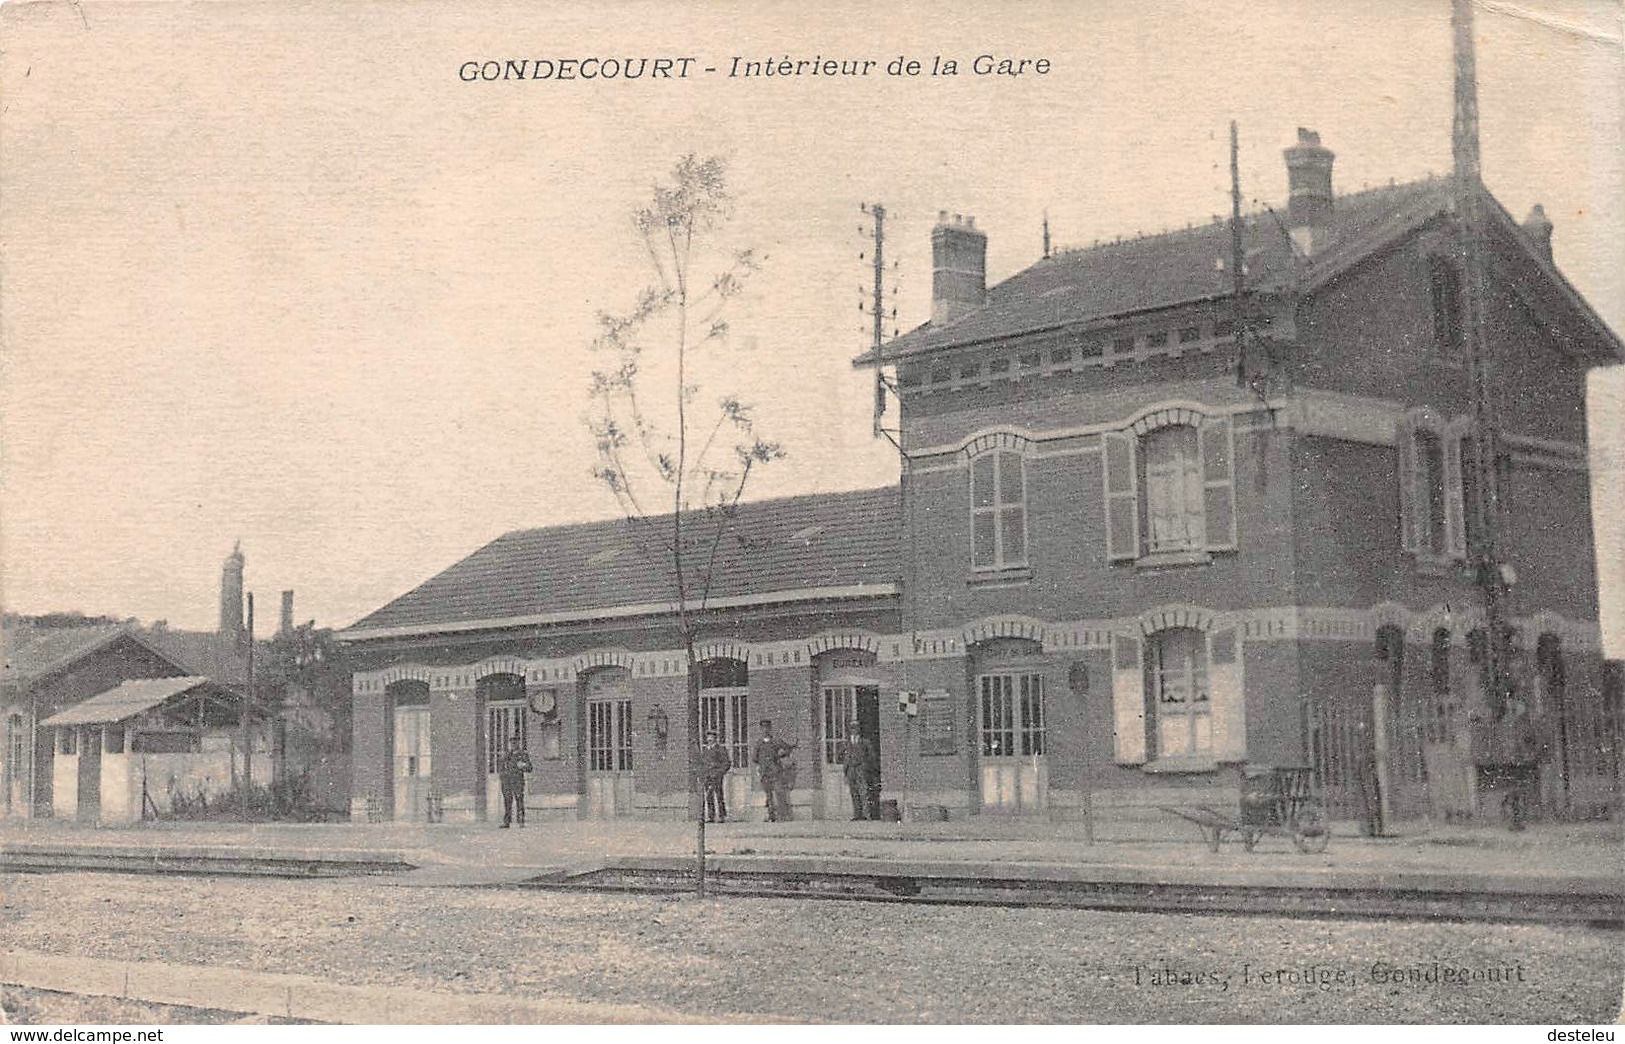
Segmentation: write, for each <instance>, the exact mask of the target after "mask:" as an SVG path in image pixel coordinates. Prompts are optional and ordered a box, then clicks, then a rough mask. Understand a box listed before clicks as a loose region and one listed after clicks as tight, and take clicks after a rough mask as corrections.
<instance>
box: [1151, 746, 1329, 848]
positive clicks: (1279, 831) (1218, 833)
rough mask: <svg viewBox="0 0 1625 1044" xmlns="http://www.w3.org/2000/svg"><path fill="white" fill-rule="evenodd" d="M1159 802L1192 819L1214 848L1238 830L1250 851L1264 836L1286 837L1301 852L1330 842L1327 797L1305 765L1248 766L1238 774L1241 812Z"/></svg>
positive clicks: (1175, 812) (1210, 846) (1236, 833)
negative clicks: (1239, 777) (1177, 806)
mask: <svg viewBox="0 0 1625 1044" xmlns="http://www.w3.org/2000/svg"><path fill="white" fill-rule="evenodd" d="M1158 807H1159V808H1161V809H1162V811H1164V812H1167V813H1170V814H1172V815H1176V816H1178V817H1180V818H1181V819H1184V820H1187V821H1189V822H1191V823H1195V824H1196V829H1197V830H1199V831H1201V834H1202V840H1203V841H1206V842H1207V846H1208V849H1209V850H1211V851H1214V852H1217V851H1218V850H1219V845H1220V844H1221V843H1223V841H1224V839H1225V837H1226V836H1228V835H1237V836H1239V837H1240V838H1241V843H1242V847H1244V848H1246V849H1247V851H1249V852H1251V851H1252V850H1253V849H1254V848H1255V847H1257V845H1258V841H1259V839H1260V838H1262V837H1265V836H1270V837H1284V838H1287V839H1288V840H1290V841H1291V842H1292V846H1293V847H1294V848H1296V849H1297V850H1298V851H1300V852H1324V851H1326V846H1327V845H1328V844H1329V843H1330V842H1331V834H1330V832H1329V831H1328V830H1327V825H1326V803H1325V801H1324V800H1322V799H1321V797H1320V796H1319V795H1318V794H1316V793H1315V792H1314V789H1313V780H1312V778H1311V776H1310V772H1309V770H1308V769H1306V768H1264V767H1261V766H1255V767H1249V768H1248V769H1247V770H1246V771H1245V772H1244V773H1243V776H1242V787H1241V814H1240V815H1227V814H1225V813H1223V812H1219V811H1217V810H1216V809H1214V808H1212V807H1210V806H1208V805H1196V806H1191V807H1185V808H1174V807H1172V806H1169V805H1159V806H1158Z"/></svg>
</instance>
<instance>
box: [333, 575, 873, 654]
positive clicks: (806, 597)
mask: <svg viewBox="0 0 1625 1044" xmlns="http://www.w3.org/2000/svg"><path fill="white" fill-rule="evenodd" d="M899 591H900V587H899V586H898V585H897V584H895V583H874V584H848V585H842V586H838V587H813V588H798V589H794V590H789V591H766V592H763V593H761V594H752V595H735V596H732V597H727V598H712V599H709V600H708V601H706V602H705V603H704V604H703V605H701V604H700V603H698V602H691V603H690V604H689V608H690V609H701V608H704V609H742V608H750V607H753V606H767V605H782V604H786V603H791V602H829V601H841V600H847V599H870V598H889V597H892V596H894V595H896V594H898V592H899ZM676 611H677V603H676V602H648V603H641V604H633V605H617V606H604V607H602V608H586V609H566V610H560V611H558V612H552V613H534V614H530V615H526V616H509V617H499V618H495V619H489V620H449V621H439V622H432V623H418V624H400V625H395V626H384V627H359V626H357V627H350V628H346V629H345V630H342V631H339V632H337V633H336V634H335V635H334V638H336V639H337V640H339V641H341V642H368V641H380V640H383V639H386V638H412V637H419V636H423V635H433V634H458V633H464V632H468V631H496V630H505V629H508V628H512V627H545V626H550V625H554V624H571V623H590V622H595V621H599V620H618V619H629V618H635V617H640V616H666V615H670V614H673V613H675V612H676Z"/></svg>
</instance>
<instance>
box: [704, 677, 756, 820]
mask: <svg viewBox="0 0 1625 1044" xmlns="http://www.w3.org/2000/svg"><path fill="white" fill-rule="evenodd" d="M708 732H714V733H716V734H717V739H719V740H721V741H722V743H723V745H724V746H726V747H727V748H728V761H729V764H730V765H731V766H732V767H731V768H729V769H728V775H727V777H726V778H725V779H724V780H723V783H722V785H723V796H724V797H725V798H726V799H727V802H728V818H730V819H744V818H745V814H746V810H747V809H748V808H749V807H750V806H751V795H752V792H755V793H756V794H760V793H761V790H760V788H759V787H757V785H756V782H755V778H756V772H755V769H754V767H753V766H752V765H751V763H750V689H749V688H748V687H747V686H743V685H735V686H726V687H720V688H707V689H704V690H702V691H701V692H700V735H702V736H703V735H705V734H706V733H708ZM765 800H766V799H765V798H759V799H758V800H757V801H756V802H755V804H757V805H761V804H763V802H764V801H765Z"/></svg>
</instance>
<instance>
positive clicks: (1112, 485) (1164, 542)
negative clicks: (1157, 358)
mask: <svg viewBox="0 0 1625 1044" xmlns="http://www.w3.org/2000/svg"><path fill="white" fill-rule="evenodd" d="M1178 414H1179V416H1178V419H1177V421H1175V422H1174V423H1163V424H1157V425H1153V426H1150V427H1147V428H1145V429H1144V430H1139V428H1138V426H1136V428H1131V429H1128V430H1125V431H1111V432H1106V433H1105V434H1104V436H1102V442H1103V447H1104V455H1105V460H1104V465H1105V466H1104V468H1103V470H1104V472H1105V500H1106V553H1107V557H1108V558H1109V559H1111V560H1114V561H1119V560H1125V559H1140V558H1144V557H1147V556H1155V555H1162V554H1178V553H1191V552H1208V551H1226V550H1233V549H1234V548H1235V547H1236V504H1235V461H1234V445H1233V438H1232V435H1231V425H1230V418H1229V417H1227V416H1226V417H1203V416H1201V415H1200V414H1195V413H1193V412H1191V411H1189V410H1183V411H1178Z"/></svg>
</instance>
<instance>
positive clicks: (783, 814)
mask: <svg viewBox="0 0 1625 1044" xmlns="http://www.w3.org/2000/svg"><path fill="white" fill-rule="evenodd" d="M795 749H796V745H795V744H794V743H786V742H785V741H784V740H781V739H779V738H778V737H777V736H775V735H773V719H771V718H763V719H762V735H761V737H760V738H759V739H757V741H756V747H755V749H754V751H753V753H754V756H755V760H756V772H757V774H758V775H759V776H760V777H761V780H762V789H763V790H764V791H766V792H767V821H768V822H769V823H781V822H789V820H790V815H791V813H790V787H791V785H792V783H793V780H794V779H795V771H796V767H795V765H794V764H793V763H792V762H791V761H790V760H789V757H790V752H791V751H792V750H795Z"/></svg>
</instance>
